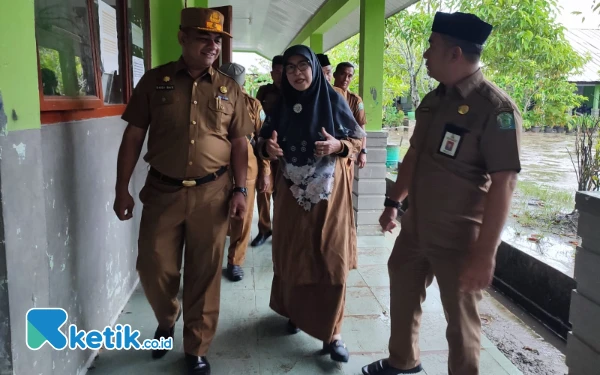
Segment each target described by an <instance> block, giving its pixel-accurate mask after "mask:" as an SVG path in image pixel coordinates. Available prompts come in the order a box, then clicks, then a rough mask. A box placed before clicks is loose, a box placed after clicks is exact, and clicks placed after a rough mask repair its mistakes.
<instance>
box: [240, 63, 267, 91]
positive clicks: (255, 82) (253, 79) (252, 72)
mask: <svg viewBox="0 0 600 375" xmlns="http://www.w3.org/2000/svg"><path fill="white" fill-rule="evenodd" d="M259 64H260V68H262V69H259V67H256V66H251V67H250V68H248V70H247V72H246V83H245V84H244V89H246V92H247V93H248V95H250V96H252V97H256V93H257V91H258V89H259V87H260V86H263V85H266V84H268V83H273V80H272V79H271V74H270V73H262V71H264V70H266V71H268V72H270V71H271V62H270V61H268V60H267V59H260V60H259Z"/></svg>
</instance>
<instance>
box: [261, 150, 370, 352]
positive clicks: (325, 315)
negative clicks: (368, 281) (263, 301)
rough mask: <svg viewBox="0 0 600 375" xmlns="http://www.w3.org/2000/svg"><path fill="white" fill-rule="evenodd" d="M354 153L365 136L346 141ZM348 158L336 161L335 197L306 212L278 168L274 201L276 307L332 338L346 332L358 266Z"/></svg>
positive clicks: (301, 325)
mask: <svg viewBox="0 0 600 375" xmlns="http://www.w3.org/2000/svg"><path fill="white" fill-rule="evenodd" d="M342 142H343V143H344V144H345V145H346V146H347V147H348V148H349V149H350V150H351V151H350V154H351V153H352V152H357V149H358V150H360V147H361V140H360V139H358V140H356V139H348V140H344V141H342ZM347 161H348V160H347V158H342V157H338V158H337V161H336V167H335V174H334V184H333V189H332V193H331V196H330V197H329V200H326V201H325V200H323V201H320V202H319V203H317V204H316V205H315V206H313V207H312V209H311V210H310V211H305V210H304V209H303V208H302V207H301V206H300V205H299V204H298V203H297V202H296V199H295V198H294V196H293V195H292V192H291V191H290V189H289V186H288V183H287V182H286V180H285V179H284V178H283V176H282V173H278V179H277V182H276V184H277V186H276V190H277V196H276V197H275V202H274V212H273V222H274V226H275V225H276V228H275V230H274V231H273V267H274V273H275V275H274V277H273V284H272V287H271V302H270V307H271V308H272V309H273V310H274V311H275V312H277V313H278V314H280V315H283V316H285V317H287V318H289V319H291V320H292V322H294V324H295V325H296V326H297V327H298V328H299V329H301V330H302V331H304V332H306V333H307V334H309V335H311V336H313V337H315V338H317V339H319V340H322V341H324V342H327V343H329V342H331V340H332V336H333V335H335V334H339V333H340V331H341V325H342V320H343V316H344V303H345V296H346V279H347V276H348V272H349V271H350V270H351V269H354V268H356V265H357V251H356V239H355V238H354V237H356V231H355V223H354V212H353V206H352V176H351V173H350V172H349V168H348V166H347Z"/></svg>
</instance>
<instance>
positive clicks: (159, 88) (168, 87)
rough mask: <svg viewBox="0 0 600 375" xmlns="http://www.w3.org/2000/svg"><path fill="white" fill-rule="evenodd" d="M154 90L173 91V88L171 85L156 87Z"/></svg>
mask: <svg viewBox="0 0 600 375" xmlns="http://www.w3.org/2000/svg"><path fill="white" fill-rule="evenodd" d="M156 90H158V91H164V90H175V86H173V85H156Z"/></svg>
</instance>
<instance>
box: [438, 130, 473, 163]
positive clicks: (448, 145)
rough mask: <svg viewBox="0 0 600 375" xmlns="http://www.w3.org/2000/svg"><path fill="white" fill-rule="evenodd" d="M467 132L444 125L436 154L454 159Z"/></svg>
mask: <svg viewBox="0 0 600 375" xmlns="http://www.w3.org/2000/svg"><path fill="white" fill-rule="evenodd" d="M467 132H468V130H467V129H464V128H461V127H459V126H456V125H454V124H446V125H445V126H444V131H443V134H442V141H441V142H440V147H439V149H438V153H440V154H442V155H445V156H448V157H451V158H453V159H454V158H456V155H457V154H458V151H459V149H460V146H461V144H462V141H463V138H464V136H465V135H466V133H467Z"/></svg>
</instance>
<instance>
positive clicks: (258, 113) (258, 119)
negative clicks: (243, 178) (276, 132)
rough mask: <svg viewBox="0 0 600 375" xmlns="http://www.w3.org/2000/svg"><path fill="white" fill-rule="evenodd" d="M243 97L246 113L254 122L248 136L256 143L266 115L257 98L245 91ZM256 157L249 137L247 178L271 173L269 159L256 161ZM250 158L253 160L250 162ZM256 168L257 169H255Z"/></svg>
mask: <svg viewBox="0 0 600 375" xmlns="http://www.w3.org/2000/svg"><path fill="white" fill-rule="evenodd" d="M244 97H245V100H246V108H248V113H249V114H250V119H251V120H252V123H253V124H254V134H253V135H252V136H251V137H250V138H251V139H252V138H253V139H254V142H255V143H256V142H258V136H259V134H260V129H261V128H262V125H263V122H264V121H265V116H266V115H265V112H264V111H263V109H262V106H261V105H260V102H259V101H258V99H255V98H253V97H251V96H250V95H248V94H246V93H244ZM256 159H257V158H256V156H255V154H254V147H252V146H251V144H250V139H248V177H247V179H248V180H253V179H256V178H257V177H258V174H259V173H260V174H261V175H266V176H268V175H270V174H271V169H270V163H269V161H268V160H262V159H261V160H258V161H257V160H256ZM251 160H254V162H251ZM256 168H258V170H255V169H256Z"/></svg>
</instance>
